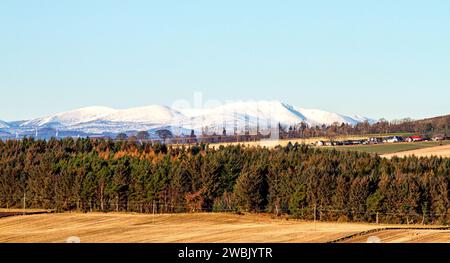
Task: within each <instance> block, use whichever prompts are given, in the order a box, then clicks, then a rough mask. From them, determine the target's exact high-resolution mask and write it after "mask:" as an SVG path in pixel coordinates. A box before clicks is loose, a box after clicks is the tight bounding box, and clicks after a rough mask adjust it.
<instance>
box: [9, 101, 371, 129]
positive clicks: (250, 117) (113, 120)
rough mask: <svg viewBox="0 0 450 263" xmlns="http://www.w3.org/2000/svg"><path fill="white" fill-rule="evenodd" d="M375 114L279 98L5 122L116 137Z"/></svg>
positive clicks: (349, 120) (93, 110) (97, 110)
mask: <svg viewBox="0 0 450 263" xmlns="http://www.w3.org/2000/svg"><path fill="white" fill-rule="evenodd" d="M364 121H369V122H374V121H373V120H371V119H368V118H364V117H359V116H355V117H350V116H345V115H341V114H337V113H332V112H326V111H321V110H312V109H304V108H297V107H294V106H291V105H288V104H286V103H282V102H279V101H251V102H248V101H247V102H234V103H228V104H224V105H220V106H217V107H212V108H204V109H193V108H171V107H167V106H159V105H152V106H146V107H138V108H130V109H121V110H117V109H112V108H107V107H86V108H81V109H76V110H71V111H68V112H62V113H57V114H54V115H50V116H46V117H42V118H37V119H34V120H29V121H23V122H16V123H17V124H15V125H9V124H7V123H5V122H0V128H2V129H3V130H5V129H6V130H10V131H9V133H10V134H15V135H16V136H18V134H20V136H23V135H27V136H36V135H37V137H52V136H55V135H56V136H58V135H59V136H95V135H100V136H105V135H106V136H113V135H115V134H118V133H121V132H125V133H130V134H132V133H135V132H137V131H144V130H145V131H150V132H154V131H157V130H158V129H172V130H173V131H174V134H188V133H189V132H190V131H191V130H194V131H195V132H196V133H199V132H200V131H203V132H205V131H206V132H216V133H221V132H222V131H223V129H224V128H225V129H226V130H228V131H232V130H233V129H236V128H237V129H238V132H242V131H244V130H245V129H250V130H254V129H256V127H257V126H258V127H259V128H260V129H261V130H263V129H264V128H270V127H275V126H278V124H281V125H284V126H292V125H298V124H300V123H305V124H307V125H309V126H316V125H322V124H325V125H331V124H333V123H339V124H341V123H346V124H350V125H355V124H357V123H360V122H364Z"/></svg>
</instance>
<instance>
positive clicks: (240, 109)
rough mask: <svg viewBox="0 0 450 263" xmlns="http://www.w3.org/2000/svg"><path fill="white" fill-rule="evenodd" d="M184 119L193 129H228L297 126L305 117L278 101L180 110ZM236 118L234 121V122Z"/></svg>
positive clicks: (236, 103)
mask: <svg viewBox="0 0 450 263" xmlns="http://www.w3.org/2000/svg"><path fill="white" fill-rule="evenodd" d="M180 112H181V113H183V114H184V115H185V116H186V117H188V118H190V119H189V121H188V123H190V124H191V125H192V126H193V128H198V127H201V126H222V127H223V125H226V127H230V126H233V125H234V122H236V124H237V126H244V125H245V123H246V122H248V124H249V126H254V127H256V125H257V124H258V122H259V124H264V125H265V124H267V123H268V122H273V123H275V124H277V123H278V122H280V123H282V124H297V123H300V122H301V121H303V120H305V117H304V116H303V115H302V114H301V113H300V112H298V111H297V110H295V108H293V107H291V106H289V105H287V104H284V103H281V102H278V101H251V102H234V103H229V104H225V105H221V106H218V107H215V108H209V109H180ZM235 118H236V120H235Z"/></svg>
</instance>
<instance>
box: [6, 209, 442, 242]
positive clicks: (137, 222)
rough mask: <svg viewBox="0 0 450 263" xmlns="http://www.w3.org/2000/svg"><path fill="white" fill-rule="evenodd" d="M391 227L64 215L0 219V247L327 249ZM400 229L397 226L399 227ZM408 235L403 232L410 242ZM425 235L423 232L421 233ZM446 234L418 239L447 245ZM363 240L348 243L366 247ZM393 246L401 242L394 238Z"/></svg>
mask: <svg viewBox="0 0 450 263" xmlns="http://www.w3.org/2000/svg"><path fill="white" fill-rule="evenodd" d="M384 227H389V226H386V225H373V224H356V223H324V222H321V223H317V224H314V223H313V222H302V221H296V220H286V219H273V218H271V217H270V216H269V215H254V214H251V215H244V216H239V215H234V214H220V213H218V214H215V213H207V214H167V215H156V216H153V215H140V214H121V213H109V214H104V213H88V214H82V213H63V214H41V215H27V216H14V217H6V218H1V219H0V242H2V243H4V242H19V243H22V242H43V243H52V242H56V243H60V242H65V241H66V239H67V238H68V237H70V236H77V237H80V239H81V242H84V243H123V242H126V243H139V242H143V243H155V242H156V243H161V242H162V243H192V242H198V243H206V242H220V243H234V242H237V243H249V242H250V243H265V242H283V243H308V242H309V243H325V242H330V241H333V240H336V239H339V238H342V237H346V236H349V235H353V234H357V233H360V232H364V231H368V230H373V229H378V228H384ZM397 227H398V226H397ZM408 233H409V232H405V235H406V236H408V235H409V234H408ZM424 233H425V232H424ZM449 233H450V232H445V235H444V236H443V238H442V239H440V236H439V235H438V236H434V237H432V236H431V233H430V235H428V236H429V238H428V239H422V240H424V241H430V242H444V241H448V240H449V235H450V234H449ZM366 240H367V238H365V239H364V237H361V238H359V239H355V240H350V242H355V241H358V242H365V241H366ZM394 241H402V239H400V238H397V239H394Z"/></svg>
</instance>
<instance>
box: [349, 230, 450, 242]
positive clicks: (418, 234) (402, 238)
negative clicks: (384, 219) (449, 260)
mask: <svg viewBox="0 0 450 263" xmlns="http://www.w3.org/2000/svg"><path fill="white" fill-rule="evenodd" d="M373 236H376V237H378V238H379V239H381V242H382V243H450V230H386V231H380V232H376V233H372V234H367V235H361V236H358V237H356V238H351V239H349V240H346V241H344V242H343V243H364V242H367V239H368V238H370V237H373Z"/></svg>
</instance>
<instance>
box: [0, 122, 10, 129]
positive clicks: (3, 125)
mask: <svg viewBox="0 0 450 263" xmlns="http://www.w3.org/2000/svg"><path fill="white" fill-rule="evenodd" d="M8 128H9V125H8V123H6V122H4V121H0V129H8Z"/></svg>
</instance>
